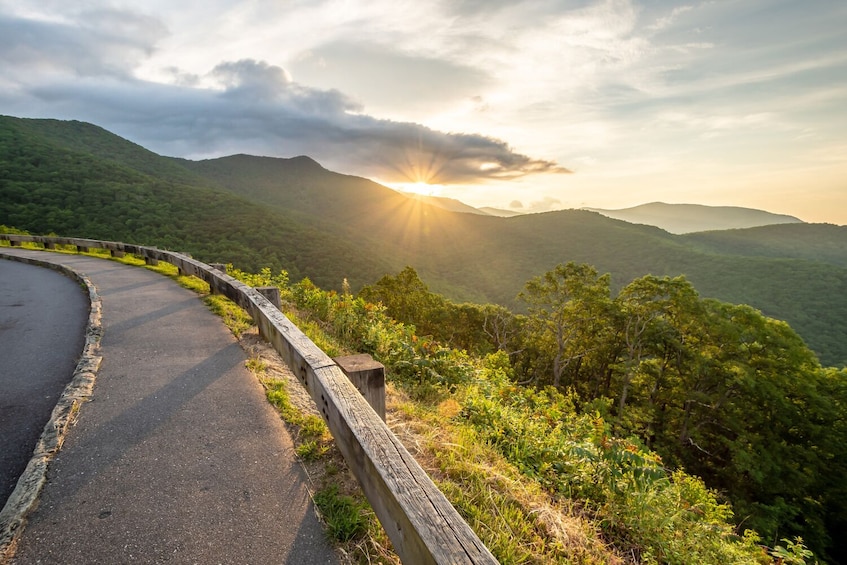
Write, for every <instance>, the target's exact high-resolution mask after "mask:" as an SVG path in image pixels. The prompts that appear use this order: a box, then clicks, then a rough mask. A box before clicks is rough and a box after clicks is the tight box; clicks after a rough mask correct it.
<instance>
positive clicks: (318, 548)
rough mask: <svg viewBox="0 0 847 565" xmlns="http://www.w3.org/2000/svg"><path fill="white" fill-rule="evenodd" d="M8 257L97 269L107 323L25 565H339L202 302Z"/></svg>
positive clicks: (252, 387) (144, 279)
mask: <svg viewBox="0 0 847 565" xmlns="http://www.w3.org/2000/svg"><path fill="white" fill-rule="evenodd" d="M3 252H4V253H9V254H16V255H26V256H32V257H37V258H39V259H41V260H50V261H57V262H61V263H63V264H65V265H68V266H70V267H71V268H73V269H74V270H76V271H77V272H82V273H85V274H86V275H87V276H88V277H89V278H90V279H91V281H92V282H93V283H94V285H95V286H96V287H97V290H98V292H99V294H100V298H101V301H102V325H103V337H102V340H101V342H100V350H99V355H100V356H102V359H103V360H102V363H101V365H100V369H99V371H98V373H97V378H96V381H95V384H94V388H93V392H92V397H91V400H90V401H89V402H86V403H85V404H83V406H82V408H81V410H80V413H79V418H78V420H77V422H76V423H75V424H74V426H73V427H72V428H71V429H70V431H69V432H68V434H67V436H66V439H65V443H64V445H63V447H62V449H61V450H60V451H59V453H58V454H57V455H56V457H55V459H54V460H53V461H52V463H51V465H50V468H49V471H48V473H47V483H46V484H45V486H44V489H43V490H42V492H41V495H40V498H39V504H38V506H37V508H36V509H35V511H34V512H33V513H32V514H31V515H30V517H29V520H28V523H27V525H26V527H25V529H24V531H23V534H22V535H21V536H20V539H19V542H18V546H17V552H16V554H15V556H14V557H13V558H12V560H11V563H12V564H14V565H23V564H35V563H39V564H49V563H54V564H59V563H86V564H98V563H103V564H114V563H163V562H169V563H203V564H207V563H233V564H249V563H253V564H263V563H290V564H304V565H309V564H318V563H320V564H324V563H327V564H333V563H337V562H338V557H337V555H336V554H335V553H334V551H333V549H332V548H331V546H330V545H329V543H328V542H327V541H326V535H325V532H324V529H323V528H322V526H321V524H320V522H319V521H318V520H317V518H316V516H315V512H314V508H313V506H312V503H311V498H310V496H309V492H308V486H307V478H306V477H305V476H304V472H303V470H302V468H301V467H300V466H299V464H297V463H296V460H295V457H294V448H293V442H292V440H291V437H290V436H289V434H288V431H287V429H286V428H285V426H284V425H283V423H282V421H281V420H280V418H279V416H278V415H277V413H276V412H275V410H274V409H273V407H271V405H270V404H269V403H268V402H267V400H266V399H265V396H264V392H263V390H262V388H261V385H260V384H259V383H258V382H257V379H256V378H255V377H254V376H253V375H252V374H251V373H249V372H248V371H247V369H246V367H245V361H246V355H245V353H244V351H243V350H242V349H241V347H240V346H239V345H238V343H237V342H236V341H235V339H234V338H233V336H232V334H231V333H230V332H229V330H227V329H226V327H225V326H224V325H223V323H222V322H221V321H220V319H219V318H217V317H216V316H214V315H213V314H212V313H211V312H209V310H208V309H207V308H206V306H205V305H204V304H203V303H202V301H201V300H199V299H198V298H197V296H196V295H195V294H194V293H192V292H190V291H188V290H186V289H183V288H181V287H179V286H178V285H177V284H175V283H174V282H173V281H171V280H169V279H168V278H166V277H163V276H161V275H159V274H157V273H153V272H151V271H148V270H146V269H143V268H138V267H128V266H126V265H121V264H119V263H116V262H113V261H107V260H103V259H96V258H91V257H85V256H80V255H57V254H53V253H47V252H38V251H29V250H22V249H12V250H9V249H8V248H7V249H5V250H4V251H3Z"/></svg>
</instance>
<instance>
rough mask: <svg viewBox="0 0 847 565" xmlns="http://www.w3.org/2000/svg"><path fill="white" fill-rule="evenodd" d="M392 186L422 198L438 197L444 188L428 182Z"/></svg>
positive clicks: (392, 184)
mask: <svg viewBox="0 0 847 565" xmlns="http://www.w3.org/2000/svg"><path fill="white" fill-rule="evenodd" d="M390 186H392V187H393V188H395V189H396V190H399V191H400V192H408V193H411V194H420V195H422V196H438V195H439V194H440V193H441V190H442V189H443V188H444V187H443V186H442V185H440V184H429V183H428V182H395V183H391V185H390Z"/></svg>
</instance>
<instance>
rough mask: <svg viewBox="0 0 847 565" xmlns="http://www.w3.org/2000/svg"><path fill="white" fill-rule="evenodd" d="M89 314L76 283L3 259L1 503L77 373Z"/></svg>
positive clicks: (0, 281) (0, 286)
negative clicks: (60, 398)
mask: <svg viewBox="0 0 847 565" xmlns="http://www.w3.org/2000/svg"><path fill="white" fill-rule="evenodd" d="M87 319H88V296H87V294H86V293H85V292H83V291H82V290H81V288H80V286H79V285H78V284H77V282H76V281H74V280H72V279H70V278H69V277H66V276H64V275H62V274H61V273H58V272H56V271H53V270H50V269H44V268H41V267H36V266H33V265H25V264H23V263H16V262H13V261H0V508H2V507H3V505H4V504H5V503H6V500H7V499H8V498H9V495H10V494H11V493H12V490H13V489H14V488H15V484H16V483H17V482H18V477H20V476H21V473H23V471H24V469H25V468H26V466H27V463H28V462H29V459H30V457H31V456H32V452H33V449H34V448H35V444H36V442H37V441H38V438H39V436H40V435H41V431H42V429H44V425H45V424H46V423H47V420H48V419H49V418H50V413H51V412H52V411H53V407H54V406H55V405H56V402H57V401H58V399H59V395H61V394H62V390H63V389H64V388H65V385H67V384H68V382H70V380H71V377H72V376H73V372H74V367H75V366H76V362H77V359H78V358H79V355H80V352H81V351H82V347H83V344H84V339H83V334H84V329H85V322H86V320H87Z"/></svg>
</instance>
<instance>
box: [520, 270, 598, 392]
mask: <svg viewBox="0 0 847 565" xmlns="http://www.w3.org/2000/svg"><path fill="white" fill-rule="evenodd" d="M518 299H519V300H522V301H524V302H526V303H527V304H528V306H529V317H528V324H527V325H528V330H529V332H530V335H531V338H532V339H534V340H536V342H537V343H538V344H539V345H540V346H541V347H542V348H546V349H547V352H548V355H549V356H550V358H552V369H553V386H556V387H558V386H560V385H561V384H562V376H563V374H564V372H565V370H566V369H567V368H568V367H569V366H570V365H571V363H572V362H574V361H575V360H578V359H581V358H583V357H585V356H586V355H587V354H589V353H590V352H591V351H592V350H593V349H595V347H596V343H597V341H596V339H597V336H599V335H602V334H604V333H606V332H607V331H608V328H609V326H610V324H609V316H610V314H611V305H612V302H611V298H610V292H609V275H608V274H604V275H598V273H597V270H596V269H595V268H594V267H592V266H590V265H585V264H577V263H574V262H569V263H568V264H567V265H558V266H556V268H555V269H553V270H552V271H548V272H547V273H545V274H544V275H541V276H539V277H535V278H533V279H531V280H530V281H528V282H527V283H526V285H525V287H524V291H523V292H521V293H520V294H519V295H518Z"/></svg>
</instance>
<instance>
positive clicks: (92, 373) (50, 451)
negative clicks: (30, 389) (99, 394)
mask: <svg viewBox="0 0 847 565" xmlns="http://www.w3.org/2000/svg"><path fill="white" fill-rule="evenodd" d="M0 258H3V259H8V260H11V261H18V262H20V263H26V264H28V265H35V266H38V267H46V268H48V269H52V270H54V271H59V272H60V273H63V274H65V275H67V276H69V277H71V278H72V279H74V280H76V281H77V282H79V283H80V285H82V286H84V287H85V288H86V289H87V290H88V299H89V302H90V303H91V308H90V310H89V315H88V323H87V324H86V328H85V346H84V347H83V350H82V355H81V356H80V360H79V362H78V363H77V366H76V369H74V374H73V378H72V379H71V382H70V383H68V385H67V386H66V387H65V390H64V391H63V392H62V396H61V397H60V398H59V401H58V402H57V403H56V407H55V408H53V412H52V414H51V415H50V420H48V422H47V424H46V425H45V426H44V430H43V431H42V432H41V437H40V438H39V440H38V443H37V444H36V445H35V450H34V451H33V454H32V458H30V460H29V463H28V464H27V466H26V469H25V470H24V472H23V474H21V477H20V479H18V484H17V485H16V486H15V490H14V491H12V494H11V495H10V496H9V500H8V501H7V502H6V505H5V506H4V507H3V510H2V511H0V563H5V562H6V561H7V560H8V559H10V558H11V557H12V555H13V554H14V550H15V542H16V541H17V539H18V536H19V535H20V534H21V532H22V531H23V529H24V526H25V525H26V518H27V515H28V514H29V513H30V512H31V511H32V510H34V509H35V507H36V505H37V502H38V495H39V494H40V493H41V488H42V487H43V486H44V483H45V482H46V481H47V468H48V466H49V465H50V461H51V460H52V459H53V457H54V456H55V455H56V453H57V452H58V451H59V449H60V448H61V447H62V443H63V442H64V440H65V435H66V434H67V432H68V429H69V428H70V427H71V425H72V424H73V423H74V420H75V419H76V417H77V415H78V414H79V409H80V407H81V406H82V403H83V402H85V401H86V400H88V398H89V397H90V396H91V391H92V389H93V387H94V380H95V378H96V376H97V370H98V369H99V367H100V361H101V359H102V358H101V357H100V356H99V355H98V352H99V350H100V339H101V338H102V337H103V326H102V324H101V302H100V295H99V294H98V293H97V288H96V287H95V286H94V284H93V283H92V282H91V280H90V279H89V278H88V276H87V275H85V273H81V272H77V271H75V270H74V269H73V268H71V267H69V266H67V265H63V264H59V263H50V262H48V261H43V260H40V259H34V258H30V257H19V256H16V255H7V254H6V253H4V252H3V251H0Z"/></svg>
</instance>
